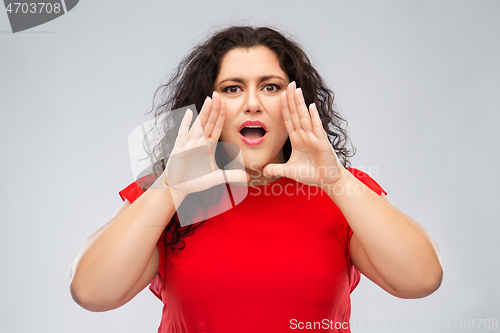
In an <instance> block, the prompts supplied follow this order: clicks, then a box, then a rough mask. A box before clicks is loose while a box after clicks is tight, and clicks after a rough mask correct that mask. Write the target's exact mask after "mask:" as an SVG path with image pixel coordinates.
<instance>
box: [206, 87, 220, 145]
mask: <svg viewBox="0 0 500 333" xmlns="http://www.w3.org/2000/svg"><path fill="white" fill-rule="evenodd" d="M221 111H222V101H221V98H220V95H219V94H218V93H217V92H216V91H214V92H213V94H212V111H211V112H210V116H209V118H208V120H207V122H206V124H205V125H204V127H203V133H204V134H205V137H206V138H213V137H214V135H213V134H215V133H213V131H214V128H215V124H216V123H217V122H218V121H219V118H220V116H221ZM222 120H224V119H222ZM219 124H220V123H219ZM218 139H219V138H218V137H217V140H218Z"/></svg>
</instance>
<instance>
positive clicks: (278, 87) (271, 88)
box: [264, 83, 281, 92]
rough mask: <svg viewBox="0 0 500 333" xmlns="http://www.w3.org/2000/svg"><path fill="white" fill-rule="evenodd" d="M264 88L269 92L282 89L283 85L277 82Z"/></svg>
mask: <svg viewBox="0 0 500 333" xmlns="http://www.w3.org/2000/svg"><path fill="white" fill-rule="evenodd" d="M264 90H265V91H267V92H275V91H279V90H281V87H280V86H279V85H277V84H274V83H271V84H266V85H265V86H264Z"/></svg>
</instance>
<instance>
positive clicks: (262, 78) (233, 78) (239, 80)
mask: <svg viewBox="0 0 500 333" xmlns="http://www.w3.org/2000/svg"><path fill="white" fill-rule="evenodd" d="M271 79H280V80H282V81H285V79H283V78H282V77H281V76H279V75H265V76H261V77H260V78H259V82H264V81H267V80H271ZM226 81H234V82H238V83H244V82H245V80H243V79H242V78H239V77H231V78H228V79H224V80H222V81H220V82H219V83H218V84H217V85H221V84H222V83H224V82H226Z"/></svg>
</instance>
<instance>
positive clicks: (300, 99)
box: [295, 88, 313, 132]
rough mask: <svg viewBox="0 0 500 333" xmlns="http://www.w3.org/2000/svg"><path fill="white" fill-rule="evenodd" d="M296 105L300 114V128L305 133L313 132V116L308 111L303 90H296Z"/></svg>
mask: <svg viewBox="0 0 500 333" xmlns="http://www.w3.org/2000/svg"><path fill="white" fill-rule="evenodd" d="M295 103H296V104H295V105H296V108H297V112H298V114H299V119H300V126H301V127H302V129H303V130H304V131H306V132H311V131H312V129H313V126H312V123H311V116H310V115H309V111H307V106H306V102H305V101H304V95H303V94H302V89H301V88H298V89H297V90H295Z"/></svg>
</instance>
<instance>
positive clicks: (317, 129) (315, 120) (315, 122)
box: [309, 103, 328, 139]
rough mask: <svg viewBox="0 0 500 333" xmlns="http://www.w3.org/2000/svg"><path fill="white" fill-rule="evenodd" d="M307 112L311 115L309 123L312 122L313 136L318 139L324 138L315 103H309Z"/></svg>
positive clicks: (324, 133)
mask: <svg viewBox="0 0 500 333" xmlns="http://www.w3.org/2000/svg"><path fill="white" fill-rule="evenodd" d="M309 112H310V113H311V121H312V126H313V132H314V135H315V136H316V137H318V138H323V137H325V138H326V132H325V130H324V128H323V123H322V122H321V118H320V116H319V112H318V108H317V107H316V103H311V105H309ZM327 139H328V138H327Z"/></svg>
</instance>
